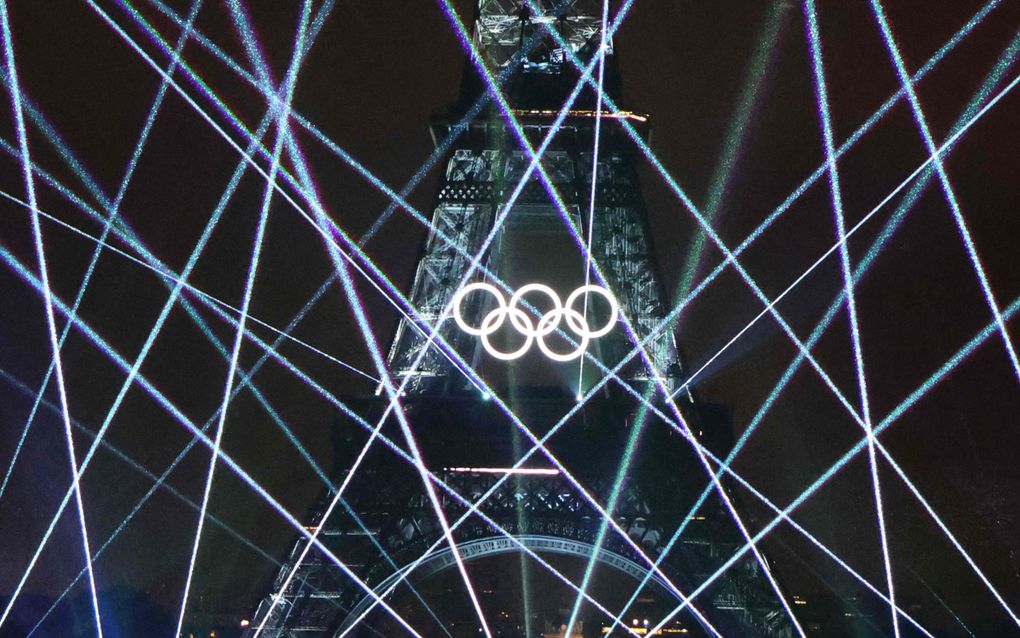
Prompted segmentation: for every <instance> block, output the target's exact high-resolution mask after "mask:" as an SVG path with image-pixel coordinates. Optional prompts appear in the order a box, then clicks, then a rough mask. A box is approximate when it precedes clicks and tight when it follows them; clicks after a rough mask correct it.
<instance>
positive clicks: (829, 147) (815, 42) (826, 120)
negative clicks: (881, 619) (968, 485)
mask: <svg viewBox="0 0 1020 638" xmlns="http://www.w3.org/2000/svg"><path fill="white" fill-rule="evenodd" d="M804 17H805V21H806V22H807V34H808V48H809V49H810V51H811V62H812V64H811V66H812V70H813V72H814V78H815V98H816V100H817V104H818V117H819V120H820V123H821V127H822V139H823V141H824V146H825V157H826V160H827V162H828V166H829V190H830V194H831V196H832V212H833V217H834V218H835V224H836V238H837V239H838V240H839V262H840V268H841V270H842V271H843V295H844V296H845V297H846V307H847V315H848V316H849V319H850V337H851V339H850V340H851V343H852V345H853V354H854V367H855V369H856V371H857V386H858V389H859V391H860V401H861V415H862V416H863V417H864V431H865V434H866V436H867V439H868V467H869V469H870V473H871V489H872V492H873V494H874V497H875V514H876V517H877V519H878V534H879V539H880V541H881V548H882V563H883V566H884V567H885V580H886V587H887V588H888V592H889V609H890V614H891V616H892V623H893V634H894V635H895V636H896V638H899V636H900V622H899V616H898V615H897V613H896V590H895V587H894V584H893V573H892V559H891V557H890V555H889V539H888V536H887V532H886V521H885V511H884V510H885V505H884V503H883V502H882V486H881V481H880V480H879V476H878V459H877V458H876V457H875V435H874V432H873V431H872V427H871V409H870V407H869V405H868V382H867V376H866V375H865V372H864V352H863V348H862V346H861V334H860V325H859V322H858V318H857V303H856V300H855V299H854V278H853V274H852V273H851V272H850V254H849V252H850V251H849V249H848V248H847V245H846V222H845V219H844V215H843V195H842V193H841V192H840V187H839V170H838V168H837V165H836V159H835V152H836V149H835V146H836V145H835V142H834V141H833V135H832V118H831V115H830V112H829V95H828V91H827V89H826V85H825V70H824V66H823V64H824V63H823V60H822V41H821V36H820V34H819V31H818V16H817V11H816V10H815V3H814V0H804Z"/></svg>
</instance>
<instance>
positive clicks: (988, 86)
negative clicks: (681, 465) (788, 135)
mask: <svg viewBox="0 0 1020 638" xmlns="http://www.w3.org/2000/svg"><path fill="white" fill-rule="evenodd" d="M1018 55H1020V33H1018V34H1017V35H1016V36H1015V37H1014V39H1013V41H1012V42H1010V44H1009V46H1007V47H1006V49H1005V50H1004V51H1003V53H1002V54H1001V55H1000V57H999V59H998V60H997V61H996V63H995V65H993V68H992V71H991V72H990V73H989V74H988V76H986V77H985V79H984V81H983V82H982V84H981V86H980V87H979V89H978V90H977V91H976V92H975V94H974V95H973V96H972V98H971V100H970V102H969V103H968V105H967V107H966V108H965V109H964V111H963V113H962V114H961V115H960V118H959V119H958V120H957V121H956V122H955V123H954V125H953V128H952V129H951V130H952V131H953V132H956V131H958V130H959V128H960V127H961V126H962V125H963V124H964V123H966V122H967V121H968V120H969V119H970V118H971V117H973V116H974V115H975V113H976V112H977V110H978V109H979V108H980V107H981V104H982V103H983V102H984V101H985V100H987V99H988V97H989V95H991V93H992V91H993V90H994V89H995V86H996V85H997V84H998V83H999V82H1000V81H1001V80H1002V78H1003V77H1004V76H1005V74H1006V72H1007V71H1008V70H1009V68H1010V66H1011V65H1012V64H1013V63H1014V62H1015V61H1016V59H1017V57H1018ZM951 149H952V147H951V146H950V147H949V148H947V152H948V151H949V150H951ZM933 176H934V169H933V168H930V167H929V168H928V169H926V170H925V172H924V173H923V174H922V175H921V177H920V178H919V179H918V180H917V181H916V182H914V184H913V186H912V187H911V189H910V191H909V192H908V193H907V194H906V195H905V196H904V198H903V199H902V200H901V202H900V204H899V205H898V207H897V209H896V211H895V212H894V213H893V214H892V215H891V216H890V218H889V220H888V221H887V222H886V224H885V226H884V227H883V228H882V230H881V231H880V232H879V233H878V235H877V237H876V239H875V240H874V242H873V243H872V245H871V247H870V248H869V249H868V251H867V252H866V254H865V256H864V258H863V259H862V260H861V262H860V263H859V264H858V265H857V268H856V270H855V272H854V281H855V282H857V281H860V280H861V278H863V276H864V275H865V273H867V272H868V270H869V269H870V267H871V265H872V264H873V263H874V260H875V259H876V258H877V257H878V255H879V253H880V251H881V250H882V248H883V247H884V246H885V245H886V244H887V243H888V241H889V239H890V238H891V237H892V235H893V234H894V233H895V232H896V231H897V230H898V228H899V227H900V225H901V224H902V222H903V221H904V218H905V216H906V214H907V213H908V212H909V211H910V210H912V208H913V206H914V204H915V203H916V202H917V200H918V198H919V197H920V195H921V193H922V192H923V191H924V190H925V188H927V186H928V184H929V183H930V181H931V179H932V177H933ZM844 299H845V295H844V293H842V292H840V293H839V294H838V295H837V296H836V298H835V300H834V301H833V302H832V303H831V304H830V306H829V308H828V310H827V311H826V313H825V315H824V316H823V318H822V320H821V321H820V322H819V323H818V324H817V325H816V326H815V328H814V329H813V330H812V332H811V335H810V336H809V338H808V339H807V341H806V342H805V343H806V345H807V347H808V348H813V347H814V346H815V344H817V343H818V341H819V340H820V339H821V337H822V335H823V334H824V332H825V330H826V329H827V328H828V327H829V326H830V325H831V324H832V321H833V319H834V318H835V316H836V314H837V313H838V312H839V310H840V308H842V306H843V301H844ZM803 361H804V358H803V357H802V356H801V355H800V353H798V354H797V355H795V357H794V359H793V361H792V362H791V363H790V365H789V366H787V368H786V370H785V371H784V372H783V374H782V376H781V377H780V379H779V381H778V382H777V383H776V385H775V386H774V387H773V389H772V390H771V391H770V393H769V395H768V397H767V398H766V399H765V401H764V402H763V403H762V405H761V407H760V408H759V409H758V411H757V413H756V414H755V415H754V416H753V417H752V418H751V420H750V421H749V423H748V426H747V427H746V428H745V429H744V431H743V433H742V434H741V436H740V437H739V438H738V440H737V441H736V443H735V444H734V446H733V449H732V450H731V451H730V453H729V454H728V455H727V458H726V459H725V461H724V462H723V464H722V466H723V467H722V468H721V469H720V473H721V472H722V471H724V469H725V468H728V467H729V466H730V464H731V463H732V462H733V460H734V459H735V458H736V456H737V454H738V453H739V452H740V451H741V450H742V449H743V447H744V446H745V445H746V443H747V442H748V441H749V439H750V436H751V435H752V434H753V433H754V432H755V431H756V430H757V428H758V426H759V425H760V424H761V423H762V422H763V420H764V418H765V416H766V414H767V413H768V411H769V410H770V409H771V407H772V406H773V405H774V404H775V402H776V401H777V400H778V398H779V395H780V394H781V393H782V391H783V390H784V389H785V388H786V386H787V385H788V384H789V382H790V380H791V379H792V378H793V375H794V374H795V373H796V371H797V370H798V369H799V367H800V365H801V364H802V363H803ZM710 493H711V486H708V487H706V488H705V489H704V490H703V491H702V493H701V495H700V496H699V497H698V499H697V500H696V501H695V503H694V505H693V506H692V507H691V508H690V511H689V512H688V513H687V515H686V516H685V517H684V518H683V519H682V522H681V523H680V525H679V527H678V528H677V531H676V532H675V533H674V534H673V536H672V538H671V539H670V540H669V542H668V543H667V544H666V545H665V547H664V549H663V552H662V556H661V557H660V559H659V560H662V558H664V557H665V556H666V555H668V553H669V551H670V550H671V549H672V547H673V545H674V544H675V543H676V541H677V540H679V538H680V537H681V536H682V534H683V532H684V530H685V529H686V527H687V524H688V522H689V521H690V520H692V517H693V516H694V515H695V513H696V512H697V511H698V510H699V509H700V508H701V506H702V505H703V504H704V502H705V500H706V499H707V498H708V496H709V494H710ZM645 582H647V581H643V582H642V583H640V585H639V586H638V587H637V589H635V591H634V593H633V594H632V595H631V597H630V599H629V600H628V602H627V603H626V605H625V606H624V608H623V609H622V610H621V612H620V614H619V615H620V616H621V617H623V616H624V615H625V614H626V611H627V609H629V607H630V606H631V605H632V604H633V603H634V601H635V600H636V599H637V595H638V593H639V592H640V590H641V588H643V587H644V585H645Z"/></svg>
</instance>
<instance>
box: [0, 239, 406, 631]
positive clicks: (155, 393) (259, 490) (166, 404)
mask: <svg viewBox="0 0 1020 638" xmlns="http://www.w3.org/2000/svg"><path fill="white" fill-rule="evenodd" d="M0 259H2V260H3V261H4V262H5V263H7V265H8V266H10V267H11V268H12V269H13V270H14V272H15V273H16V274H17V275H18V276H19V277H21V279H22V280H24V281H25V282H26V283H27V284H28V285H30V286H31V287H32V288H34V289H35V290H38V291H39V292H40V293H41V292H42V283H41V281H40V280H39V279H38V278H37V277H36V276H35V275H33V274H32V272H31V271H30V270H29V269H28V268H26V267H25V266H24V264H22V263H21V262H20V261H19V260H18V259H17V257H15V256H14V255H13V254H12V253H11V252H10V251H9V250H8V249H7V248H6V247H4V246H2V245H0ZM52 299H53V301H54V305H55V309H56V310H59V311H60V312H61V313H62V314H63V315H64V316H65V317H66V316H68V311H69V307H68V306H67V305H66V304H65V303H63V302H62V301H61V300H60V299H59V298H57V297H56V296H53V297H52ZM72 323H74V325H75V326H76V327H77V328H78V329H79V330H80V331H81V333H82V334H83V335H84V336H85V338H87V339H88V340H89V341H91V342H92V343H93V344H94V345H95V346H96V347H97V348H98V349H99V350H100V351H102V352H103V353H105V354H106V356H107V357H109V358H110V360H111V361H112V362H113V363H114V364H116V365H117V366H118V367H119V368H121V369H122V370H124V371H125V372H126V371H128V370H130V368H131V366H130V364H129V363H128V362H127V360H126V359H124V357H123V356H121V355H120V353H118V352H117V351H116V350H115V349H114V348H113V347H111V346H110V344H109V343H107V342H106V340H104V339H103V338H102V337H101V336H100V335H99V334H98V333H96V332H95V330H93V329H92V328H91V327H89V326H88V324H86V323H85V322H84V321H82V320H81V318H80V317H76V318H75V319H74V321H73V322H72ZM137 382H138V384H139V385H140V386H141V387H142V388H143V389H144V390H145V391H146V392H147V393H148V394H149V396H150V397H151V398H152V399H153V400H154V401H155V402H156V403H157V404H158V405H159V406H160V407H161V408H163V409H164V410H166V411H167V412H168V413H169V414H170V415H171V416H172V417H173V418H174V420H175V421H177V422H178V423H179V424H180V425H181V426H182V427H184V428H185V429H186V430H188V432H190V433H191V434H192V435H193V436H194V437H195V438H196V439H197V440H198V441H199V442H200V443H202V445H204V446H206V447H207V448H209V449H210V450H212V449H213V441H212V439H210V438H209V437H208V436H206V434H205V433H204V432H203V431H202V430H201V429H200V428H198V427H197V426H196V425H195V424H194V423H193V422H192V421H191V419H189V418H188V417H187V416H186V415H185V414H184V413H183V412H181V411H180V409H178V408H177V406H175V405H174V404H173V402H171V401H170V400H169V399H168V398H167V397H166V396H165V395H164V394H163V393H162V392H161V391H160V390H159V389H158V388H157V387H156V386H155V385H153V384H152V383H151V382H150V381H149V380H148V379H146V378H145V377H144V376H143V375H138V377H137ZM341 405H342V404H341ZM343 408H344V409H346V410H347V412H348V413H350V414H353V413H351V412H350V410H349V408H346V406H343ZM219 457H220V460H221V461H223V463H225V464H226V465H227V466H228V467H229V468H230V469H231V471H232V472H233V473H234V474H235V475H236V476H237V477H238V478H239V479H240V480H241V481H242V482H244V483H245V484H246V485H247V486H248V487H249V488H250V489H251V490H252V491H253V492H255V494H257V495H258V496H259V497H260V498H262V500H264V501H265V502H266V503H267V504H268V505H269V506H270V507H271V508H272V509H273V510H274V511H276V512H277V513H278V514H279V515H280V516H281V517H282V518H283V519H284V520H285V521H286V522H287V524H289V525H290V526H291V527H292V528H294V529H295V530H297V532H298V533H299V534H300V535H301V536H303V537H305V538H308V537H310V536H311V532H309V531H308V530H307V529H305V527H304V525H302V523H301V522H300V521H299V520H298V519H297V518H296V517H295V516H294V515H293V514H291V513H290V512H289V511H288V510H287V509H286V508H285V507H283V505H281V504H280V503H279V501H277V500H276V499H275V498H273V496H272V495H271V494H269V492H267V491H266V489H265V488H264V487H262V486H261V485H260V484H259V483H258V481H256V480H255V479H254V478H252V476H251V475H250V474H249V473H248V472H247V471H245V470H244V468H242V467H241V466H240V465H239V464H238V463H237V462H236V461H235V460H234V459H233V458H232V457H231V456H230V455H229V454H227V453H226V452H224V451H222V450H220V453H219ZM69 498H70V491H68V492H67V493H66V494H65V496H64V500H65V501H66V500H67V499H69ZM52 527H53V526H51V528H50V529H49V530H48V531H47V534H46V537H45V538H46V540H48V538H49V535H50V534H51V533H52V531H53V530H52ZM316 547H317V549H319V550H320V551H321V552H322V553H323V555H324V556H325V557H326V558H327V559H328V560H329V561H330V562H331V563H332V564H333V565H335V566H336V567H337V568H338V569H340V571H342V572H343V573H344V574H345V575H346V576H347V577H349V578H350V579H351V580H352V581H353V582H354V584H355V585H357V586H358V587H359V588H361V589H362V590H364V591H365V592H366V593H368V595H369V596H371V597H372V598H373V600H375V601H377V602H378V603H379V604H380V605H382V606H383V609H385V610H386V611H387V613H389V614H390V615H392V616H393V617H394V618H395V619H396V620H397V622H399V623H400V624H401V625H402V626H404V627H405V628H406V629H407V630H408V631H409V632H410V633H411V634H412V635H415V636H418V638H421V635H420V634H418V633H417V632H416V631H415V630H414V629H413V628H412V627H411V626H410V625H408V624H407V623H406V621H405V620H404V619H403V618H402V617H401V616H400V615H399V614H397V613H396V612H395V611H394V610H393V609H392V607H390V605H389V604H388V603H386V601H384V600H381V599H379V597H378V596H377V595H376V594H375V592H374V591H373V590H372V588H371V587H369V586H368V585H367V584H366V583H365V582H364V581H363V580H361V579H360V578H359V577H358V576H357V574H355V573H354V572H353V570H351V568H350V567H349V566H348V565H347V564H346V563H344V562H343V561H342V560H340V558H338V557H337V556H336V554H334V553H333V552H332V551H331V550H330V549H329V548H328V547H327V546H326V545H324V544H322V543H321V542H318V541H317V542H316Z"/></svg>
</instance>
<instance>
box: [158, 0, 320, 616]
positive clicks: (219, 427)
mask: <svg viewBox="0 0 1020 638" xmlns="http://www.w3.org/2000/svg"><path fill="white" fill-rule="evenodd" d="M311 12H312V3H311V0H305V1H304V3H303V4H302V8H301V18H300V20H299V26H298V32H297V36H296V38H295V42H294V53H293V55H292V56H291V62H290V65H289V68H288V69H287V77H286V81H285V82H284V93H285V97H284V102H283V105H282V106H281V107H279V112H278V113H277V115H276V128H277V131H276V142H275V145H274V148H273V163H272V165H271V166H270V169H269V180H268V182H267V183H266V188H265V193H264V195H263V196H262V209H261V212H260V213H259V221H258V227H257V229H256V231H255V242H254V246H253V247H252V255H251V261H250V263H249V265H248V274H247V277H246V279H245V285H244V298H243V300H242V302H241V316H240V318H239V320H238V324H237V331H236V332H235V333H234V345H233V348H232V350H231V353H230V366H229V367H228V369H227V380H226V384H225V387H224V389H223V401H222V404H221V407H220V416H219V421H218V422H217V424H216V435H215V438H214V440H213V449H212V458H211V459H210V461H209V470H208V472H207V473H206V479H205V487H204V489H203V492H202V507H201V510H200V511H199V514H198V525H197V527H196V530H195V540H194V543H193V544H192V548H191V557H190V558H189V561H188V572H187V577H186V578H185V581H184V593H183V594H182V596H181V610H180V613H179V615H178V617H177V630H176V632H175V634H174V635H178V634H180V633H181V628H182V626H183V625H184V616H185V612H186V610H187V607H188V595H189V594H190V592H191V582H192V578H193V577H194V574H195V564H196V563H197V560H198V549H199V546H200V544H201V540H202V530H203V529H204V527H205V514H206V510H207V508H208V507H209V496H210V494H212V486H213V480H214V478H215V475H216V465H217V461H218V460H219V455H220V449H221V446H222V443H223V431H224V429H225V426H226V419H227V408H228V407H229V405H230V394H231V390H232V388H233V384H234V375H235V374H236V372H237V361H238V356H239V355H240V353H241V345H242V344H243V343H244V326H245V323H246V322H247V320H248V309H249V307H250V306H251V299H252V294H253V292H254V289H255V275H256V273H257V272H258V266H259V258H260V257H261V256H262V244H263V240H264V239H265V235H266V225H267V224H268V221H269V208H270V204H271V203H272V200H273V187H274V185H275V183H276V173H277V171H278V170H279V169H280V155H281V153H282V152H283V140H284V138H285V137H286V135H287V119H288V117H289V112H290V104H291V101H292V100H293V97H294V87H295V85H296V84H297V70H298V65H299V63H300V61H301V51H302V50H303V48H304V47H303V43H304V39H305V36H306V34H307V29H308V22H309V20H310V19H311Z"/></svg>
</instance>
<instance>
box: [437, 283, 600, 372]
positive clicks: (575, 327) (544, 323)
mask: <svg viewBox="0 0 1020 638" xmlns="http://www.w3.org/2000/svg"><path fill="white" fill-rule="evenodd" d="M475 291H484V292H487V293H489V294H490V295H492V297H493V298H494V299H495V300H496V307H495V308H493V309H492V310H490V311H489V312H488V313H486V314H485V316H484V317H483V318H482V320H481V323H480V324H479V325H478V326H472V325H470V324H469V323H468V322H467V321H465V320H464V315H463V311H462V308H461V306H462V304H463V302H464V298H465V297H467V295H469V294H471V293H472V292H475ZM532 292H539V293H542V294H543V295H545V296H546V297H547V298H548V299H549V301H551V302H552V309H550V310H548V311H546V312H545V313H543V314H542V315H541V317H539V319H538V323H537V324H536V323H534V322H533V321H532V320H531V317H530V316H529V315H528V313H527V312H525V311H524V310H522V309H521V308H520V307H519V303H520V301H521V299H523V298H524V295H526V294H528V293H532ZM587 294H597V295H601V296H602V297H603V298H604V299H605V300H606V302H607V303H608V304H609V309H610V311H609V318H608V319H607V320H606V323H605V325H603V326H602V327H601V328H597V329H595V330H593V329H592V328H591V326H589V325H588V321H587V319H586V318H585V316H584V315H583V314H582V313H581V312H579V311H577V310H575V309H574V303H575V302H576V301H577V300H578V299H580V298H581V297H582V296H586V295H587ZM619 316H620V308H619V306H618V305H617V303H616V299H615V298H614V297H613V295H612V293H610V292H609V291H608V290H606V289H605V288H603V287H602V286H596V285H592V284H586V285H584V286H580V287H578V288H577V289H576V290H574V292H572V293H570V296H569V297H567V300H566V302H565V303H563V302H561V301H560V297H559V295H557V294H556V291H555V290H553V289H552V288H550V287H549V286H546V285H545V284H539V283H530V284H526V285H524V286H521V287H520V288H519V289H518V290H517V291H516V292H515V293H514V294H513V295H511V297H510V301H509V303H508V302H507V301H506V299H505V298H504V297H503V293H501V292H500V290H499V289H498V288H496V287H495V286H493V285H492V284H487V283H485V282H480V281H477V282H474V283H471V284H468V285H467V286H464V287H463V288H461V289H460V290H459V291H458V292H457V294H456V295H454V297H453V318H454V320H456V322H457V325H458V326H460V328H461V330H463V331H464V332H466V333H468V334H470V335H474V336H476V337H481V341H482V346H483V347H484V348H485V351H486V352H488V353H489V354H490V355H492V356H493V357H495V358H497V359H500V360H502V361H513V360H514V359H518V358H520V357H522V356H524V355H525V354H526V353H527V352H528V350H530V349H531V345H532V343H534V342H535V341H536V340H537V341H538V347H539V349H540V350H541V351H542V354H544V355H545V356H546V357H548V358H550V359H552V360H553V361H572V360H574V359H576V358H578V357H580V356H581V355H582V354H584V352H585V351H586V350H587V349H588V345H589V344H590V343H591V340H592V339H597V338H599V337H601V336H603V335H606V334H609V332H610V331H611V330H612V329H613V326H614V325H615V324H616V320H617V319H618V318H619ZM508 317H509V318H510V324H511V325H513V327H514V329H515V330H517V332H519V333H520V334H521V335H523V336H524V343H522V344H521V345H520V347H518V348H517V349H516V350H512V351H510V352H503V351H502V350H498V349H497V348H496V347H495V346H493V345H492V343H491V342H490V341H489V337H490V336H491V335H492V334H494V333H495V332H497V331H498V330H499V329H500V328H502V327H503V324H504V323H506V320H507V318H508ZM564 319H565V320H566V327H567V328H568V329H569V330H570V331H571V332H573V333H574V334H575V335H577V337H578V339H579V340H578V342H577V347H576V348H575V349H574V350H572V351H570V352H567V353H559V352H556V351H554V350H553V349H551V348H550V347H549V346H548V344H546V342H545V337H547V336H548V335H550V334H552V333H553V332H554V331H556V330H557V329H558V328H559V327H560V322H561V321H563V320H564Z"/></svg>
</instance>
